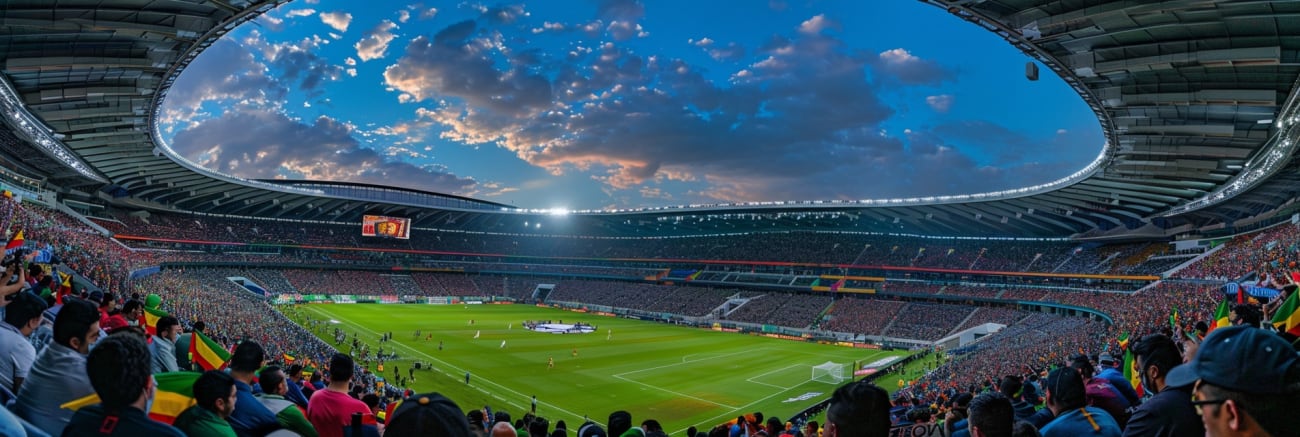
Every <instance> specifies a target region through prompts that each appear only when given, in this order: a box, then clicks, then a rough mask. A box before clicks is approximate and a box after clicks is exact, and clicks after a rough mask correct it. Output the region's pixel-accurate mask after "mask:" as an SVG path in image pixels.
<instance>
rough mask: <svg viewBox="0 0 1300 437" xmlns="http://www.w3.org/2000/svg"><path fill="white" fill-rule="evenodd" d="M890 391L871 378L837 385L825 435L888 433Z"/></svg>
mask: <svg viewBox="0 0 1300 437" xmlns="http://www.w3.org/2000/svg"><path fill="white" fill-rule="evenodd" d="M889 426H890V421H889V393H886V392H885V390H884V389H882V388H880V387H877V386H876V385H874V384H871V383H869V382H852V383H849V384H845V385H842V386H840V387H839V388H837V389H835V392H834V393H832V394H831V403H830V407H828V408H827V409H826V432H825V435H826V437H838V436H844V437H867V436H878V435H888V433H889Z"/></svg>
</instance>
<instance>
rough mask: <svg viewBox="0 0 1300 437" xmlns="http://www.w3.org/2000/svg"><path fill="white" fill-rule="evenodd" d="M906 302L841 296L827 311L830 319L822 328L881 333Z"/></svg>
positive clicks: (867, 333) (870, 333)
mask: <svg viewBox="0 0 1300 437" xmlns="http://www.w3.org/2000/svg"><path fill="white" fill-rule="evenodd" d="M905 304H906V302H902V301H897V300H883V299H860V298H856V297H845V298H841V299H839V300H836V301H835V303H834V304H833V305H831V308H830V310H828V311H827V312H828V315H829V316H830V321H829V322H827V323H823V324H822V328H823V329H826V330H829V331H836V332H852V333H855V334H866V335H880V333H881V331H884V330H885V326H888V325H889V322H890V321H893V320H894V318H895V317H897V316H898V314H899V312H900V311H901V310H902V309H903V305H905Z"/></svg>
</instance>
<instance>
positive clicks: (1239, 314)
mask: <svg viewBox="0 0 1300 437" xmlns="http://www.w3.org/2000/svg"><path fill="white" fill-rule="evenodd" d="M1261 319H1263V315H1262V314H1260V311H1259V308H1258V307H1256V306H1254V305H1251V304H1248V303H1242V304H1237V305H1236V306H1233V307H1232V311H1231V312H1230V313H1229V314H1228V320H1229V321H1230V322H1232V325H1233V326H1236V325H1246V326H1249V327H1252V328H1258V327H1259V321H1260V320H1261Z"/></svg>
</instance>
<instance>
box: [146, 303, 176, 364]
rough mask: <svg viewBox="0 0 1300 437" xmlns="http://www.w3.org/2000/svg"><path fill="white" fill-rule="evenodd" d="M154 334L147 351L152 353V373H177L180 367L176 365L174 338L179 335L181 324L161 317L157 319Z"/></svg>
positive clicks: (170, 318)
mask: <svg viewBox="0 0 1300 437" xmlns="http://www.w3.org/2000/svg"><path fill="white" fill-rule="evenodd" d="M156 328H157V330H156V333H155V334H154V336H153V342H152V343H150V344H149V351H150V352H152V353H153V364H152V366H151V367H152V369H151V370H152V371H153V373H166V372H178V371H180V370H181V369H180V367H179V366H178V365H177V364H176V337H177V336H179V335H180V334H181V322H180V321H179V320H176V318H175V317H172V316H163V317H161V318H159V319H158V326H157V327H156Z"/></svg>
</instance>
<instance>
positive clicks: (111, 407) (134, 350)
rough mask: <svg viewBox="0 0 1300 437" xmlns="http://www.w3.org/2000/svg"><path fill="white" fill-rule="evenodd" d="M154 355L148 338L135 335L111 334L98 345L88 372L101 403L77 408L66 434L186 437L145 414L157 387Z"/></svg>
mask: <svg viewBox="0 0 1300 437" xmlns="http://www.w3.org/2000/svg"><path fill="white" fill-rule="evenodd" d="M152 358H153V357H152V356H151V355H150V354H149V346H148V345H146V344H145V342H144V339H142V338H140V337H138V336H135V335H132V334H118V335H110V336H108V338H105V339H104V340H102V341H100V342H99V343H98V344H96V345H95V347H94V349H91V351H90V355H89V356H87V357H86V373H87V375H88V376H89V378H90V385H91V386H92V387H94V388H95V394H97V395H99V400H100V403H99V404H95V405H90V406H86V407H82V408H81V409H79V410H77V412H76V414H73V415H72V420H71V421H70V422H69V423H68V426H67V428H64V429H63V434H62V435H63V436H65V437H81V436H122V437H138V436H148V437H168V436H172V437H185V434H184V433H182V432H181V431H179V430H177V429H176V428H172V427H171V426H169V425H166V424H163V423H159V422H155V421H153V420H150V419H149V416H147V415H146V414H145V409H146V408H148V405H149V404H150V402H151V401H152V398H153V394H154V390H155V389H156V387H155V383H154V380H153V377H152V376H150V375H149V361H150V360H151V359H152Z"/></svg>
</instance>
